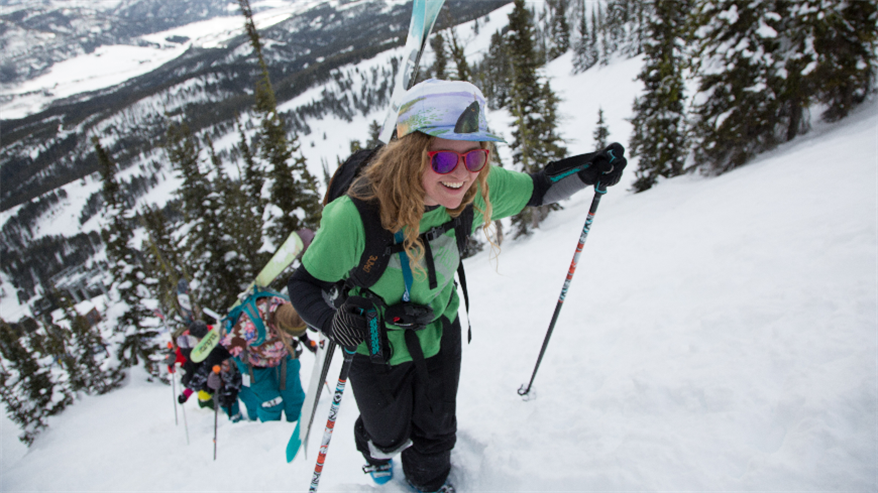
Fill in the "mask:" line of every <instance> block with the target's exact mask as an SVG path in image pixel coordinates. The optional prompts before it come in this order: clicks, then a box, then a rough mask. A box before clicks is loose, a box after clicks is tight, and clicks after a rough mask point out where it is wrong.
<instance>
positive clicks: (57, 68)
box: [0, 45, 187, 120]
mask: <svg viewBox="0 0 878 493" xmlns="http://www.w3.org/2000/svg"><path fill="white" fill-rule="evenodd" d="M186 48H187V47H186V46H185V45H174V46H169V47H165V48H155V47H142V46H127V45H113V46H101V47H98V48H97V49H96V50H95V51H94V52H93V53H89V54H83V55H80V56H78V57H75V58H71V59H69V60H65V61H63V62H59V63H56V64H55V65H53V66H52V68H51V69H50V70H49V72H47V73H46V74H45V75H42V76H39V77H37V78H35V79H32V80H29V81H26V82H23V83H22V84H20V85H18V86H17V87H15V88H14V89H11V90H7V91H3V93H2V94H0V95H3V96H13V98H11V99H10V102H9V103H6V104H3V105H0V118H3V119H4V120H11V119H15V118H24V117H25V116H28V115H30V114H32V113H34V112H36V111H39V110H40V109H42V108H45V107H46V105H48V103H50V102H51V101H53V100H55V99H58V98H65V97H68V96H72V95H74V94H79V93H83V92H88V91H93V90H96V89H102V88H105V87H110V86H112V85H115V84H119V83H122V82H124V81H126V80H128V79H130V78H132V77H137V76H139V75H143V74H145V73H148V72H151V71H153V70H155V69H156V68H158V67H159V66H161V65H162V64H164V63H165V62H168V61H170V60H173V59H174V58H177V57H178V56H180V55H182V54H183V52H184V51H186Z"/></svg>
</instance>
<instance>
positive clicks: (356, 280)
mask: <svg viewBox="0 0 878 493" xmlns="http://www.w3.org/2000/svg"><path fill="white" fill-rule="evenodd" d="M351 201H352V202H353V203H354V205H355V206H356V207H357V212H359V213H360V220H362V221H363V229H364V231H365V235H366V241H365V243H366V247H365V248H364V249H363V255H362V256H360V263H359V264H357V266H356V267H354V268H353V269H352V270H351V272H350V275H349V280H350V281H351V282H352V283H353V285H355V286H359V287H362V288H369V287H371V286H372V285H373V284H375V283H376V282H378V279H379V278H381V274H383V273H384V269H386V268H387V263H388V262H389V261H390V257H391V255H392V253H391V251H390V248H389V247H390V246H391V245H393V233H391V232H390V231H387V230H386V229H384V227H382V226H381V213H380V212H379V210H378V203H377V202H374V201H368V202H367V201H365V200H360V199H357V198H354V197H351Z"/></svg>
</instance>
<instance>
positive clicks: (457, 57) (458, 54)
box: [450, 29, 472, 82]
mask: <svg viewBox="0 0 878 493" xmlns="http://www.w3.org/2000/svg"><path fill="white" fill-rule="evenodd" d="M450 32H451V59H452V60H453V61H454V68H455V74H454V80H462V81H466V82H469V81H470V79H471V78H472V74H471V71H470V67H469V63H468V62H467V61H466V54H465V53H464V50H463V45H462V44H461V43H460V41H458V40H457V33H455V32H454V29H451V30H450Z"/></svg>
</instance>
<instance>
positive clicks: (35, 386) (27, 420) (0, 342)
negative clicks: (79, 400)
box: [0, 319, 73, 445]
mask: <svg viewBox="0 0 878 493" xmlns="http://www.w3.org/2000/svg"><path fill="white" fill-rule="evenodd" d="M37 339H38V335H37V334H35V333H34V332H24V331H21V330H20V329H19V330H16V329H14V328H13V327H12V326H11V325H10V324H8V323H6V321H5V320H3V319H0V398H2V400H3V402H4V403H5V404H6V412H7V415H8V416H9V417H10V419H12V421H14V422H15V423H17V424H18V425H19V426H20V427H21V429H22V434H21V435H19V437H18V439H19V440H21V441H22V442H23V443H25V444H27V445H31V444H32V443H33V441H34V439H35V438H36V437H37V435H38V434H39V433H40V432H41V431H42V430H44V429H45V428H46V426H47V423H46V419H47V418H48V417H50V416H54V415H56V414H58V413H60V412H61V411H63V410H64V408H65V407H67V406H68V405H70V404H72V403H73V397H72V395H71V394H70V393H69V392H65V391H63V390H62V389H60V388H56V384H55V381H56V378H57V376H53V375H52V366H53V358H52V357H51V356H50V355H47V354H45V353H44V352H43V350H42V349H41V348H40V345H39V341H38V340H37Z"/></svg>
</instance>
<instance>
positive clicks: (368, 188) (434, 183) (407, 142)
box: [289, 79, 626, 493]
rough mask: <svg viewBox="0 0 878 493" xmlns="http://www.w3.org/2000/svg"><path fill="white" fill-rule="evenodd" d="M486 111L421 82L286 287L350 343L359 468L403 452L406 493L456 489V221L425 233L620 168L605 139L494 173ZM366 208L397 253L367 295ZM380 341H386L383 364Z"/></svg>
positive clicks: (468, 88)
mask: <svg viewBox="0 0 878 493" xmlns="http://www.w3.org/2000/svg"><path fill="white" fill-rule="evenodd" d="M484 111H485V99H484V97H483V96H482V93H481V91H479V89H478V88H476V87H475V86H474V85H472V84H470V83H468V82H460V81H454V82H449V81H440V80H434V79H430V80H427V81H424V82H422V83H420V84H417V85H415V86H414V87H412V88H411V89H410V90H409V91H408V92H407V93H406V94H405V97H404V99H403V102H402V104H401V105H400V110H399V120H398V122H399V123H398V125H397V135H398V137H399V138H398V140H395V141H392V142H391V143H389V144H388V145H387V146H386V147H384V148H382V149H381V150H380V151H378V153H377V154H376V156H375V157H374V159H373V161H372V162H371V164H369V165H368V167H367V168H366V169H365V170H364V171H363V173H362V174H361V176H359V177H358V178H357V179H356V180H355V181H354V182H353V183H352V185H351V187H350V190H349V192H348V195H346V196H342V197H339V198H338V199H336V200H334V201H333V202H332V203H330V204H328V205H327V206H326V208H325V209H324V211H323V219H322V221H321V226H320V229H319V230H318V232H317V235H316V237H315V238H314V241H313V242H312V244H311V246H310V247H309V249H308V251H307V252H305V255H304V257H303V259H302V265H301V267H300V268H299V269H298V270H297V271H296V272H295V273H294V274H293V276H292V277H291V279H290V282H289V293H290V296H291V301H292V303H293V305H294V306H295V307H296V310H297V311H298V312H299V315H300V316H301V317H302V318H303V319H304V320H305V321H306V322H307V323H308V325H311V326H313V327H315V328H318V329H319V330H321V331H323V332H324V333H325V334H326V335H327V336H328V337H330V338H332V339H333V340H334V341H336V342H337V343H338V344H340V345H342V346H344V347H348V348H353V347H356V352H357V354H355V355H354V358H353V362H352V364H351V369H350V380H351V385H352V387H353V392H354V397H355V399H356V401H357V406H358V407H359V411H360V417H359V418H358V419H357V422H356V424H355V426H354V435H355V439H356V444H357V449H358V450H359V451H360V452H361V453H362V454H363V456H364V457H365V459H366V462H367V465H366V466H365V467H364V471H366V472H370V473H371V474H372V477H373V478H374V479H375V480H376V482H378V483H384V482H386V481H387V480H389V479H390V476H391V475H392V466H391V463H390V459H391V458H392V457H393V456H395V455H396V454H399V453H401V458H402V469H403V472H404V473H405V476H406V480H407V481H408V483H409V485H410V486H411V487H412V489H413V490H415V491H418V492H446V493H447V492H453V491H454V487H453V486H452V485H451V483H450V482H449V480H448V476H449V473H450V471H451V449H452V448H454V444H455V441H456V432H457V421H456V416H455V413H456V409H455V407H456V398H457V387H458V380H459V377H460V362H461V334H460V333H461V327H460V321H459V319H458V314H457V311H458V307H459V305H460V300H459V299H458V296H457V290H456V289H455V282H454V272H455V270H456V269H457V267H458V264H459V263H460V254H459V250H458V247H457V243H456V239H455V230H454V229H453V228H452V229H447V230H445V228H442V229H440V230H438V231H437V230H435V229H433V228H435V227H437V226H440V225H445V224H447V223H448V222H449V221H450V220H451V219H452V218H454V217H458V216H460V215H461V214H464V213H466V212H465V209H466V207H467V206H468V205H469V204H473V205H474V220H473V222H472V224H473V226H472V228H477V227H482V228H485V229H487V227H489V226H490V225H491V224H492V223H493V221H494V220H495V219H500V218H503V217H508V216H512V215H514V214H517V213H518V212H520V211H521V210H522V209H524V207H526V206H528V205H530V206H537V205H543V204H548V203H552V202H556V201H558V200H561V199H563V198H566V197H568V196H570V195H571V194H572V193H574V192H576V191H577V190H580V189H582V188H584V187H585V186H586V185H593V184H594V183H595V182H596V180H597V179H598V178H600V180H601V183H602V184H605V185H614V184H615V183H617V182H618V181H619V178H620V177H621V174H622V170H623V168H624V167H625V164H626V161H625V159H624V157H623V152H624V151H623V149H622V147H621V146H620V145H618V144H614V145H613V146H611V148H612V149H608V150H605V151H601V152H597V153H592V154H586V155H580V156H574V157H571V158H567V159H563V160H561V161H557V162H552V163H549V164H548V165H547V166H546V168H545V169H544V170H542V171H540V172H539V173H535V174H533V175H528V174H525V173H519V172H515V171H510V170H507V169H503V168H498V167H493V166H491V165H490V164H489V163H490V159H489V157H490V152H491V147H492V144H491V143H492V142H503V140H502V139H501V138H500V137H498V136H496V135H493V134H491V133H489V132H488V131H487V122H486V120H485V113H484ZM610 161H613V164H610ZM586 165H587V167H586ZM357 204H360V205H359V206H358V205H357ZM363 204H365V205H366V207H363ZM370 207H371V209H370ZM369 210H372V211H374V214H375V215H377V216H378V217H379V218H380V225H381V227H383V229H384V230H386V233H387V232H389V234H391V237H395V243H398V244H401V245H402V249H401V250H402V251H401V252H400V253H399V254H396V253H394V254H393V255H392V257H390V259H389V263H388V264H387V267H386V268H385V270H384V271H383V273H382V274H381V277H380V278H379V279H378V280H377V281H376V282H375V283H374V284H372V285H371V286H370V287H369V288H368V289H365V288H362V287H361V286H358V285H357V284H356V282H351V276H352V275H353V276H356V275H357V273H358V272H359V270H366V269H367V268H368V267H369V266H368V262H367V263H366V264H364V263H363V260H362V259H361V256H362V254H363V252H364V251H366V247H367V245H366V243H367V240H369V238H372V237H374V235H372V234H371V233H369V232H368V231H367V227H366V226H365V225H364V223H366V224H369V223H370V221H369V219H368V217H365V216H364V215H363V214H365V215H368V214H369V213H368V212H363V213H361V211H369ZM431 230H432V231H431ZM428 231H429V234H427V235H425V236H420V235H421V234H422V233H424V232H428ZM470 232H471V231H470ZM364 265H365V266H364ZM340 282H344V289H343V290H342V293H341V296H340V297H339V299H337V300H335V301H334V302H333V304H334V306H337V307H338V309H337V310H335V309H333V307H332V306H330V305H329V303H328V301H324V300H329V299H330V297H329V296H325V295H324V293H327V294H328V293H333V292H336V290H334V288H335V287H337V286H338V285H339V284H338V283H340ZM373 312H375V313H378V315H379V318H378V320H383V321H382V322H380V323H379V326H380V327H381V329H382V332H383V334H382V337H384V338H385V342H383V344H373V342H374V341H373V340H372V339H371V338H370V343H369V344H368V345H367V344H365V343H363V341H364V340H366V337H367V335H368V333H369V332H368V327H367V320H366V317H365V316H364V314H365V313H369V314H371V313H373ZM382 345H383V348H381V347H379V346H382ZM370 349H371V350H372V353H371V354H370ZM376 349H383V350H382V351H380V353H381V356H383V361H381V360H378V358H376V351H375V350H376Z"/></svg>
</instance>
